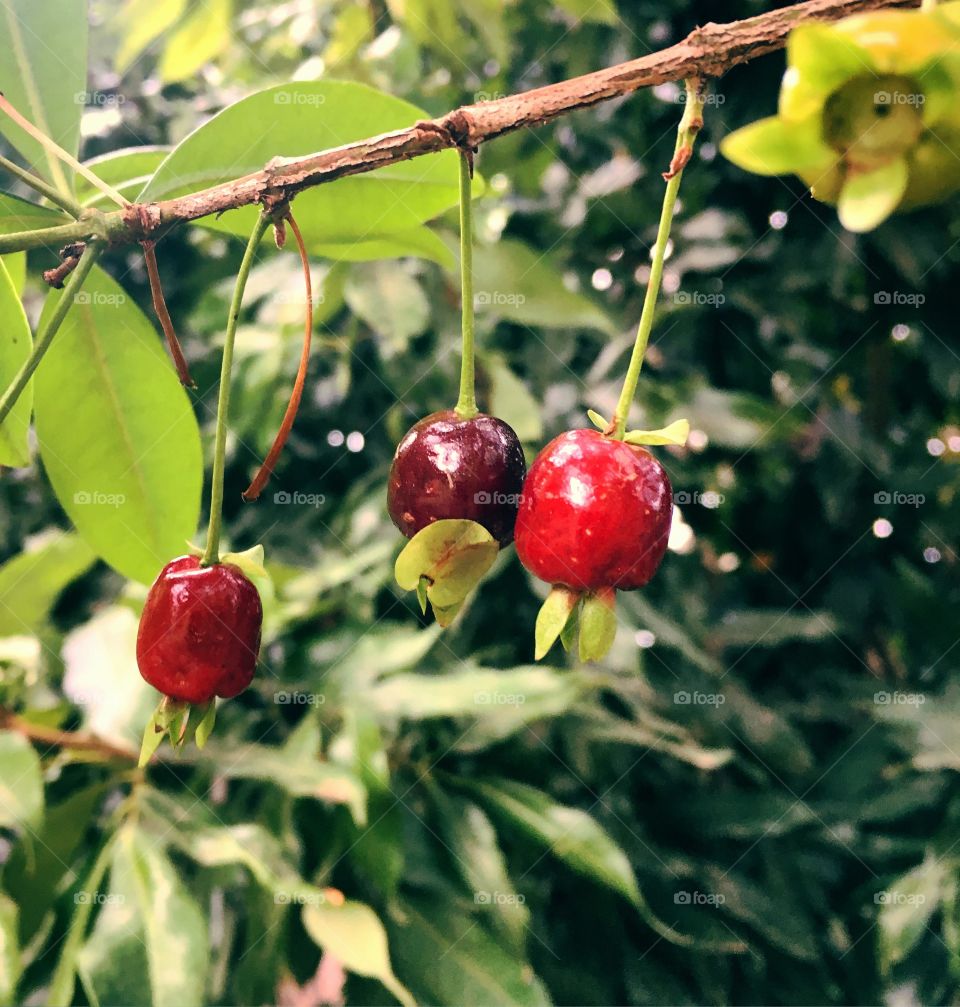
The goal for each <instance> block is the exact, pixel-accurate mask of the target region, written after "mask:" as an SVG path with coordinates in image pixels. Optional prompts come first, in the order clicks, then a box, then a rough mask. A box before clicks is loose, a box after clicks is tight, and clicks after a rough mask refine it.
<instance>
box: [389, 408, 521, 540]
mask: <svg viewBox="0 0 960 1007" xmlns="http://www.w3.org/2000/svg"><path fill="white" fill-rule="evenodd" d="M526 468H527V467H526V463H525V461H524V457H523V448H522V447H521V446H520V441H519V439H518V438H517V435H516V434H515V433H514V432H513V429H512V428H511V427H510V426H509V425H508V424H506V423H504V422H503V420H498V419H497V418H496V417H494V416H487V415H486V414H484V413H480V414H479V415H478V416H474V417H472V418H471V419H463V418H462V417H460V416H458V415H457V413H456V412H454V411H453V410H452V409H447V410H444V411H443V412H439V413H433V414H432V415H430V416H427V417H425V418H424V419H422V420H420V422H419V423H416V424H415V425H414V426H413V427H412V428H411V429H410V430H409V431H408V432H407V434H406V435H405V436H404V438H403V440H402V441H400V443H399V445H398V446H397V452H396V454H395V455H394V458H393V464H392V465H391V466H390V476H389V479H388V484H387V508H388V510H389V511H390V517H391V518H392V519H393V523H394V524H395V525H396V526H397V527H398V528H399V529H400V531H402V532H403V534H404V535H406V536H407V538H412V537H413V536H414V535H416V533H417V532H418V531H420V529H421V528H425V527H426V526H427V525H428V524H432V523H433V522H434V521H440V520H445V519H448V518H453V519H460V520H464V521H476V522H477V524H480V525H483V527H484V528H486V529H487V531H488V532H490V534H491V535H492V536H493V537H494V538H495V539H496V540H497V541H498V542H499V543H500V545H506V544H507V543H509V542H510V541H511V539H512V538H513V525H514V522H515V521H516V517H517V507H518V505H519V501H520V491H521V490H522V488H523V477H524V475H525V473H526Z"/></svg>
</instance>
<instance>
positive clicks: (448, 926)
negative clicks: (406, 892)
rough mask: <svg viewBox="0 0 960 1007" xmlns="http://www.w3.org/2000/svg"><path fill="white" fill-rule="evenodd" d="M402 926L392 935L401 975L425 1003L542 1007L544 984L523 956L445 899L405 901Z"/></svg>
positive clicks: (461, 1006) (546, 999)
mask: <svg viewBox="0 0 960 1007" xmlns="http://www.w3.org/2000/svg"><path fill="white" fill-rule="evenodd" d="M401 910H402V912H403V915H404V919H405V923H404V925H403V926H397V927H395V928H393V929H392V930H391V937H392V944H393V948H394V954H395V956H396V959H397V962H398V963H399V965H400V967H401V970H402V973H403V974H404V975H409V976H410V977H411V982H416V984H417V992H418V994H419V995H420V997H421V999H422V1000H423V1001H424V1002H425V1003H432V1004H457V1005H458V1007H490V1005H491V1004H498V1005H499V1004H510V1005H511V1007H546V1005H547V1004H549V1003H550V998H549V996H548V995H547V991H546V990H545V989H544V986H543V983H541V981H540V980H539V979H538V978H537V976H536V975H535V974H534V972H533V970H532V969H531V967H530V965H529V963H528V962H527V961H526V960H525V959H524V958H523V956H521V955H518V954H516V953H515V952H513V951H507V950H505V949H504V947H503V945H502V943H501V942H500V941H499V940H498V939H497V938H496V937H495V936H494V935H493V934H492V933H491V932H490V931H489V930H488V929H487V927H485V926H484V925H483V924H482V923H481V922H480V921H479V920H478V919H477V918H476V917H475V916H472V915H470V914H467V913H464V912H463V911H462V909H460V908H459V907H457V906H456V905H454V904H452V903H451V902H449V901H448V900H442V899H439V898H436V897H434V898H428V897H426V896H422V895H421V896H409V897H408V898H407V899H405V900H404V902H403V903H402V906H401Z"/></svg>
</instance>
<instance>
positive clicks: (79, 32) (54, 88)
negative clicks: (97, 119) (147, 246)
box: [0, 0, 87, 192]
mask: <svg viewBox="0 0 960 1007" xmlns="http://www.w3.org/2000/svg"><path fill="white" fill-rule="evenodd" d="M0 52H2V53H3V54H4V60H5V64H6V66H5V68H4V73H3V81H2V86H0V90H2V91H3V93H4V94H5V96H6V97H7V99H8V100H9V101H10V103H11V104H12V105H13V106H14V108H16V110H17V111H18V112H20V114H21V115H23V116H24V117H25V118H26V119H28V120H29V121H30V122H31V123H33V125H34V126H36V127H37V128H38V129H39V130H41V132H43V133H45V134H46V135H47V136H50V137H53V139H55V140H56V141H57V143H58V144H59V145H60V146H61V147H63V148H64V150H66V151H67V153H69V154H73V155H74V157H76V154H77V148H78V146H79V143H80V116H81V115H82V114H83V108H84V105H85V103H86V94H85V90H86V86H87V4H86V0H58V2H57V3H33V2H32V0H6V2H5V3H4V4H3V5H2V6H0ZM0 133H3V134H4V135H5V136H6V137H7V138H8V139H9V140H10V142H11V143H12V144H13V145H14V147H16V148H17V150H19V151H20V153H21V154H23V156H24V157H25V158H26V159H27V163H28V164H33V165H46V170H45V171H44V174H45V175H46V176H47V178H49V179H50V181H52V182H53V183H54V185H55V186H56V187H57V188H58V189H59V190H60V191H61V192H70V191H71V189H72V181H71V179H70V175H71V174H72V172H70V170H69V169H66V168H65V167H64V166H63V164H62V163H61V162H60V161H59V160H58V159H57V158H56V157H55V156H54V155H53V154H49V153H47V151H46V150H44V148H43V147H42V146H41V145H40V144H39V143H37V141H36V140H34V139H33V138H32V137H30V136H28V135H27V134H26V133H25V132H24V131H23V130H22V129H21V128H20V127H19V126H17V125H15V124H14V123H13V122H12V121H11V120H10V119H9V118H7V116H5V115H0Z"/></svg>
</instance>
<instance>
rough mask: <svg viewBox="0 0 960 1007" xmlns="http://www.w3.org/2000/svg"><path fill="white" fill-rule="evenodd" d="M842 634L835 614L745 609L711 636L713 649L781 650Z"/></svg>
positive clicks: (729, 617)
mask: <svg viewBox="0 0 960 1007" xmlns="http://www.w3.org/2000/svg"><path fill="white" fill-rule="evenodd" d="M838 631H839V626H838V624H837V620H836V617H835V616H834V615H833V613H831V612H826V611H823V612H818V611H808V612H791V611H789V610H786V611H785V610H782V609H770V610H766V609H742V610H734V611H731V612H728V613H727V615H725V616H724V618H723V620H722V621H721V622H719V623H717V624H715V625H714V626H713V627H712V628H711V630H710V633H709V636H708V640H709V643H710V649H711V650H714V649H716V650H720V649H722V648H724V647H751V648H752V647H758V646H762V647H779V646H780V645H781V644H784V643H787V642H789V641H792V640H809V641H814V640H823V639H826V638H827V637H830V636H832V635H833V634H835V633H837V632H838Z"/></svg>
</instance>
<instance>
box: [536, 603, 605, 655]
mask: <svg viewBox="0 0 960 1007" xmlns="http://www.w3.org/2000/svg"><path fill="white" fill-rule="evenodd" d="M616 606H617V593H616V591H615V590H614V589H613V588H598V589H597V590H595V591H573V590H571V589H570V588H568V587H564V586H563V585H562V584H558V585H556V586H555V587H554V588H553V589H552V590H551V591H550V594H548V595H547V599H546V601H545V602H544V603H543V605H542V606H541V607H540V611H539V613H538V614H537V625H536V629H535V631H534V640H535V648H536V649H535V653H534V656H535V658H536V660H538V661H539V660H541V659H542V658H543V657H545V656H546V655H547V653H548V651H549V650H550V648H551V647H552V646H553V645H554V643H556V642H557V640H560V642H561V643H562V645H563V649H564V650H568V651H569V650H571V649H572V648H573V644H574V641H578V643H579V646H578V652H579V655H580V660H581V661H599V660H602V659H603V658H604V657H606V655H607V653H608V652H609V650H610V648H611V647H612V646H613V639H614V637H615V636H616V634H617V612H616Z"/></svg>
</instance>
